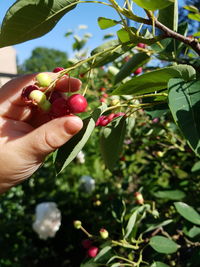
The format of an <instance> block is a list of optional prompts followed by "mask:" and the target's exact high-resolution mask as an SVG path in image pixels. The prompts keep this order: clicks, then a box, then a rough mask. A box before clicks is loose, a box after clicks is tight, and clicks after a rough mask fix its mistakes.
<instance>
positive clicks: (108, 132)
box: [100, 116, 126, 171]
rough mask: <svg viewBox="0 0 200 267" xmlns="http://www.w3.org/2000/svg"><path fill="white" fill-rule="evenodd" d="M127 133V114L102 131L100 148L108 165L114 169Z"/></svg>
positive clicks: (110, 168)
mask: <svg viewBox="0 0 200 267" xmlns="http://www.w3.org/2000/svg"><path fill="white" fill-rule="evenodd" d="M125 133H126V118H125V116H123V117H121V118H118V119H117V120H116V121H114V122H113V123H112V125H110V126H107V127H105V128H104V129H102V131H101V133H100V150H101V154H102V157H103V160H104V162H105V165H106V167H107V168H108V169H109V170H110V171H112V170H113V168H114V166H115V163H116V161H117V160H118V159H119V155H120V152H121V149H122V145H123V141H124V137H125Z"/></svg>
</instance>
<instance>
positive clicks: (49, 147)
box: [19, 116, 83, 162]
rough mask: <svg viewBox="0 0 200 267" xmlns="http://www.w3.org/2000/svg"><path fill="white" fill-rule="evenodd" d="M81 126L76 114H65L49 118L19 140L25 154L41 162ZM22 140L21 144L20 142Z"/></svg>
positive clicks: (81, 123)
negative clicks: (49, 119) (52, 118)
mask: <svg viewBox="0 0 200 267" xmlns="http://www.w3.org/2000/svg"><path fill="white" fill-rule="evenodd" d="M82 126H83V122H82V120H81V119H80V118H79V117H76V116H65V117H61V118H57V119H54V120H51V121H49V122H47V123H45V124H43V125H41V126H40V127H38V128H36V129H35V130H33V131H32V132H30V133H28V134H27V135H25V136H24V137H23V140H19V145H21V146H23V149H24V152H25V154H27V155H28V156H29V157H32V158H33V160H36V161H37V162H41V161H43V160H44V158H45V157H46V156H47V155H48V154H49V153H51V152H53V151H54V150H56V149H57V148H59V147H60V146H62V145H63V144H65V143H66V142H67V141H69V140H70V138H72V137H73V136H74V135H75V134H76V133H77V132H79V131H80V129H81V128H82ZM20 142H22V144H20Z"/></svg>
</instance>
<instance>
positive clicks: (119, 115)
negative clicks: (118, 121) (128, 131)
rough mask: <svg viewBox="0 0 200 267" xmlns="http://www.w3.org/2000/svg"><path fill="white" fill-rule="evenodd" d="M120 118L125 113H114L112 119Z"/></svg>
mask: <svg viewBox="0 0 200 267" xmlns="http://www.w3.org/2000/svg"><path fill="white" fill-rule="evenodd" d="M121 116H125V113H124V112H118V113H115V116H114V118H117V117H121Z"/></svg>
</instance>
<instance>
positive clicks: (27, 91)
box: [21, 85, 39, 104]
mask: <svg viewBox="0 0 200 267" xmlns="http://www.w3.org/2000/svg"><path fill="white" fill-rule="evenodd" d="M33 90H39V87H38V86H36V85H28V86H26V87H24V89H23V90H22V94H21V96H22V99H23V100H24V101H25V102H26V103H27V104H30V103H32V100H31V99H30V98H29V95H30V93H31V92H32V91H33Z"/></svg>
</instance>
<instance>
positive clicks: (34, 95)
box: [29, 90, 46, 105]
mask: <svg viewBox="0 0 200 267" xmlns="http://www.w3.org/2000/svg"><path fill="white" fill-rule="evenodd" d="M29 99H31V100H32V101H33V103H34V104H38V105H41V104H42V103H44V102H45V101H46V95H45V94H44V93H43V92H41V91H40V90H33V91H32V92H31V93H30V94H29Z"/></svg>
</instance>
